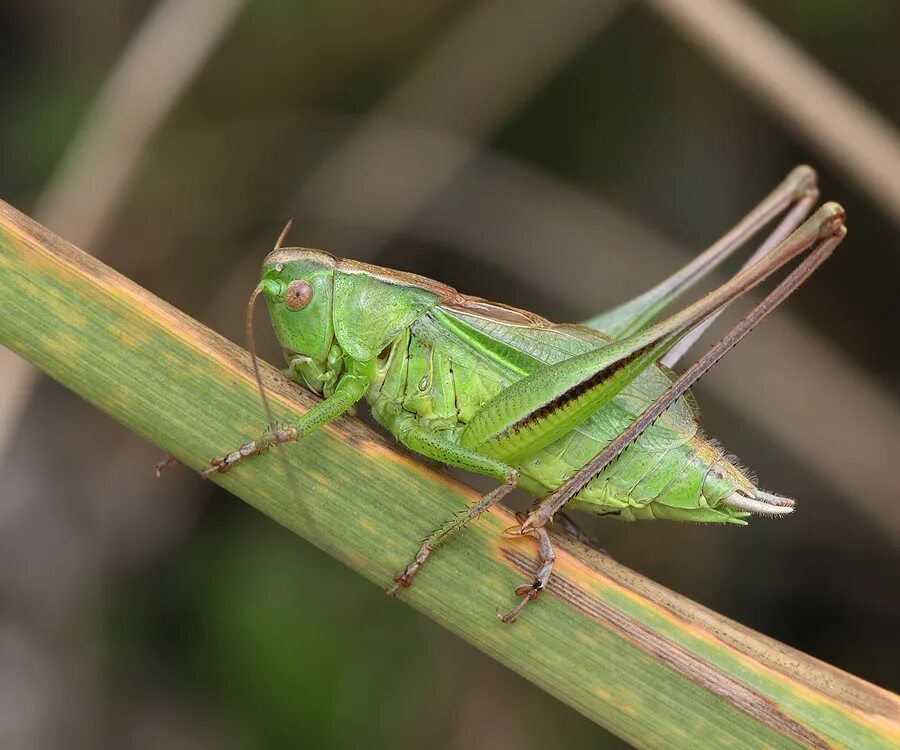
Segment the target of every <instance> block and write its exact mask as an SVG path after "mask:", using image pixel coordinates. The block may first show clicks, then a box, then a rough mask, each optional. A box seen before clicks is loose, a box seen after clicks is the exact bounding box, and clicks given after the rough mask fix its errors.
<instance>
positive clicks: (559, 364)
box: [204, 167, 846, 622]
mask: <svg viewBox="0 0 900 750" xmlns="http://www.w3.org/2000/svg"><path fill="white" fill-rule="evenodd" d="M817 197H818V190H817V188H816V175H815V172H814V171H813V170H812V169H811V168H809V167H798V168H797V169H795V170H794V171H793V172H791V174H790V175H789V176H788V177H787V178H786V179H785V180H784V181H783V182H782V183H781V185H779V186H778V187H777V188H776V189H775V190H774V191H773V192H772V193H771V194H770V195H769V196H767V197H766V198H765V199H764V200H763V201H762V202H761V203H760V204H759V205H758V206H757V207H756V208H755V209H754V210H753V211H752V212H751V213H749V214H748V215H747V216H746V217H745V218H744V219H743V220H741V221H740V222H739V223H738V224H737V225H736V226H735V227H734V228H733V229H732V230H731V231H730V232H729V233H728V234H726V235H725V236H724V237H723V238H722V239H721V240H719V241H718V242H717V243H715V244H714V245H712V246H711V247H710V248H709V249H707V250H706V251H704V252H703V253H702V254H701V255H699V256H698V257H697V258H696V259H695V260H694V261H692V262H691V263H689V264H688V265H687V266H685V267H684V268H683V269H681V270H680V271H678V272H677V273H676V274H674V275H673V276H672V277H670V278H669V279H667V280H665V281H663V282H662V283H661V284H659V285H657V286H656V287H654V288H653V289H651V290H650V291H648V292H646V293H645V294H643V295H641V296H639V297H637V298H636V299H634V300H632V301H630V302H628V303H625V304H623V305H621V306H619V307H617V308H615V309H613V310H611V311H609V312H607V313H604V314H602V315H600V316H598V317H596V318H593V319H591V320H589V321H587V322H586V323H584V324H582V325H557V324H554V323H551V322H549V321H548V320H546V319H544V318H542V317H540V316H538V315H535V314H533V313H531V312H526V311H523V310H518V309H515V308H512V307H508V306H506V305H502V304H498V303H494V302H489V301H487V300H483V299H480V298H476V297H471V296H468V295H465V294H461V293H459V292H457V291H456V290H455V289H452V288H450V287H448V286H445V285H443V284H441V283H439V282H436V281H432V280H431V279H427V278H424V277H421V276H416V275H413V274H409V273H403V272H399V271H393V270H390V269H386V268H380V267H378V266H373V265H368V264H364V263H359V262H355V261H352V260H342V259H338V258H335V257H333V256H331V255H328V254H326V253H323V252H320V251H317V250H308V249H304V248H291V247H282V246H281V240H279V242H278V243H277V244H276V248H275V250H274V251H273V252H271V253H270V254H269V255H268V256H267V257H266V259H265V261H264V262H263V266H262V279H261V281H260V283H259V285H258V286H257V287H256V290H255V291H254V293H253V296H252V297H251V302H250V306H249V310H250V312H249V314H248V317H249V316H250V315H252V308H253V302H254V301H255V299H256V298H257V296H258V295H260V294H261V295H263V296H264V297H265V299H266V302H267V303H268V308H269V313H270V315H271V318H272V323H273V325H274V328H275V333H276V335H277V337H278V340H279V342H280V344H281V346H282V348H283V350H284V353H285V356H286V358H287V363H288V373H289V375H290V376H291V377H293V378H294V379H295V380H296V381H297V382H298V383H300V384H301V385H304V386H306V387H307V388H309V389H310V390H312V391H314V392H315V393H317V394H319V395H321V396H324V400H323V401H322V402H321V403H320V404H318V405H317V406H316V407H314V408H313V409H311V410H310V411H309V412H308V413H306V414H304V415H303V416H302V417H301V418H299V419H298V420H297V421H296V423H294V424H293V425H290V426H286V427H283V428H276V427H275V426H274V425H273V426H272V428H271V429H270V430H269V431H268V432H267V433H265V434H263V435H262V436H261V437H259V438H257V439H256V440H252V441H250V442H248V443H245V444H244V445H242V446H241V447H240V448H238V449H237V450H235V451H233V452H232V453H229V454H227V455H224V456H221V457H217V458H214V459H213V460H212V461H211V466H210V468H209V469H207V470H206V471H205V472H204V475H209V474H211V473H214V472H224V471H227V470H228V469H229V468H231V467H232V466H234V465H235V464H236V463H238V462H239V461H241V460H244V459H245V458H248V457H249V456H253V455H256V454H258V453H260V452H262V451H263V450H265V449H267V448H269V447H271V446H278V445H282V444H284V443H289V442H293V441H296V440H300V439H301V438H302V437H304V436H305V435H308V434H309V433H310V432H312V431H313V430H316V429H317V428H319V427H321V426H322V425H324V424H326V423H327V422H330V421H331V420H333V419H335V418H336V417H337V416H339V415H340V414H343V413H344V412H347V411H348V410H349V409H351V407H353V405H354V404H356V403H357V402H358V401H361V400H363V399H365V400H366V401H367V402H368V403H369V406H370V408H371V411H372V414H373V416H374V418H375V420H376V421H377V422H379V423H380V424H381V425H383V426H384V427H385V428H386V429H387V430H388V431H389V432H390V433H391V434H392V435H393V436H394V437H395V438H396V439H397V440H399V441H400V442H401V443H402V444H403V445H405V446H406V447H407V448H409V449H411V450H413V451H414V452H416V453H420V454H422V455H423V456H427V457H428V458H431V459H434V460H436V461H439V462H440V463H442V464H446V465H450V466H456V467H459V468H462V469H466V470H468V471H472V472H476V473H479V474H485V475H487V476H490V477H493V478H494V479H496V480H498V481H499V482H500V484H499V485H498V486H497V487H496V488H495V489H493V490H492V491H490V492H489V493H487V494H486V495H485V496H484V497H483V498H482V499H481V500H480V501H479V502H477V503H475V504H473V505H472V506H470V507H469V508H468V511H467V512H464V513H463V514H461V515H459V514H458V515H455V516H454V517H452V518H450V519H449V520H447V521H446V522H445V523H443V524H441V525H440V526H439V527H438V528H437V529H436V530H435V531H434V532H433V533H431V534H430V535H429V536H428V537H427V539H426V540H425V541H424V542H423V544H422V545H421V547H420V548H419V549H418V551H417V552H416V553H415V555H414V556H413V558H412V560H411V562H410V563H409V565H407V567H406V568H405V569H404V570H402V571H400V572H399V573H397V575H396V576H395V577H394V584H393V585H392V586H390V588H388V590H387V591H388V593H389V594H391V595H394V594H396V593H397V592H398V591H399V590H400V589H401V588H404V587H408V586H409V585H410V584H411V583H412V580H413V577H414V576H415V575H416V573H417V572H418V571H419V570H420V569H421V567H422V566H423V565H424V564H425V562H426V561H427V560H428V559H429V557H430V556H431V554H432V553H433V551H434V550H435V548H436V547H437V546H438V545H440V544H442V543H443V542H445V541H446V540H447V539H448V538H449V537H450V536H451V535H452V534H453V533H454V532H456V531H458V530H460V529H461V528H462V527H463V526H465V525H466V524H467V523H468V522H470V521H473V520H475V519H476V518H478V516H480V515H481V514H482V513H484V512H485V511H486V510H487V509H488V508H490V507H491V506H492V505H494V503H496V502H498V501H499V500H501V499H502V498H503V497H504V496H505V495H507V494H508V493H509V492H510V491H511V490H512V489H513V488H514V487H516V486H518V487H520V488H522V489H524V490H525V491H526V492H528V493H529V494H531V495H533V496H534V497H535V498H537V499H538V500H537V503H536V505H535V506H534V507H533V509H532V511H531V512H530V513H529V514H528V515H527V517H525V518H524V520H522V521H521V523H520V524H519V525H518V526H515V527H513V528H511V529H508V530H507V531H506V532H505V533H506V534H508V535H511V536H523V535H529V536H533V537H535V538H536V539H537V540H538V543H539V556H540V566H539V569H538V572H537V574H536V575H535V578H534V580H533V581H532V582H530V583H526V584H523V585H521V586H519V587H518V588H516V590H515V593H516V594H517V595H518V596H519V597H521V599H520V600H519V602H518V604H517V605H516V606H515V607H514V608H513V609H512V610H511V611H510V612H508V613H507V614H505V615H502V616H501V618H500V619H501V620H503V621H504V622H511V621H512V620H514V619H515V618H516V616H517V615H518V614H519V612H521V610H522V609H523V607H524V606H525V605H526V604H527V603H528V602H529V601H531V600H532V599H534V598H536V597H537V596H538V595H539V594H540V592H541V591H542V590H543V589H544V588H545V586H546V585H547V582H548V580H549V578H550V574H551V570H552V568H553V560H554V553H553V547H552V544H551V542H550V537H549V535H548V533H547V527H548V525H549V524H550V522H551V521H552V520H553V517H554V515H555V514H556V513H558V512H559V511H560V510H561V509H562V507H563V506H564V505H567V504H568V505H569V507H571V508H572V509H574V510H579V511H586V512H589V513H595V514H599V515H609V516H614V517H616V518H619V519H623V520H642V519H654V518H664V519H672V520H680V521H701V522H710V523H734V524H744V523H746V521H745V520H744V519H745V518H746V517H747V516H748V515H750V514H751V513H758V514H761V515H769V516H776V515H785V514H788V513H790V512H791V511H792V510H793V507H794V502H793V500H790V499H788V498H785V497H780V496H778V495H774V494H771V493H768V492H764V491H762V490H760V489H759V488H757V487H756V485H755V483H754V482H753V481H752V480H751V479H750V478H749V477H748V476H747V475H746V473H745V472H744V470H742V469H741V468H739V467H738V466H737V465H736V464H735V463H734V462H733V461H732V460H731V458H730V457H728V456H727V455H726V454H725V452H724V451H723V450H722V449H721V448H719V447H717V445H716V444H715V443H713V442H711V441H709V440H708V439H707V438H706V437H705V436H704V435H703V433H702V432H701V431H700V428H699V423H698V417H699V415H698V412H697V410H696V407H695V404H694V402H693V397H692V396H691V395H690V394H689V392H688V389H689V388H690V387H691V385H692V384H693V383H695V382H696V381H697V380H698V379H699V378H700V377H701V376H702V375H703V374H704V373H705V372H706V371H707V370H709V369H710V368H711V367H712V366H713V365H714V364H715V363H716V362H717V361H718V360H719V359H720V358H721V357H722V356H724V355H725V354H726V353H727V352H728V351H729V350H730V349H732V348H733V347H734V346H735V345H736V344H737V343H738V342H739V341H740V340H741V339H742V338H743V337H744V336H745V335H746V334H747V333H749V331H750V330H751V329H752V328H753V327H754V326H755V325H756V324H757V323H758V322H760V321H761V320H762V319H763V318H764V317H766V315H768V314H769V313H770V312H771V311H772V310H773V309H774V308H775V307H777V306H778V305H779V304H780V303H781V302H782V301H784V299H785V298H786V297H787V296H788V295H789V294H790V293H791V292H792V291H793V290H794V289H796V288H797V287H798V286H800V284H802V283H803V282H804V281H805V280H806V279H807V278H808V277H809V276H810V275H811V274H812V273H813V271H815V269H816V268H817V267H818V266H819V265H821V263H822V262H824V260H825V259H826V258H827V257H828V256H829V255H830V254H831V253H832V252H833V250H834V249H835V247H836V246H837V245H838V243H840V241H841V240H842V239H843V237H844V235H845V234H846V229H845V227H844V222H843V219H844V212H843V209H842V208H841V207H840V206H839V205H837V204H836V203H826V204H825V205H823V206H822V207H821V208H819V209H818V211H816V212H815V213H814V214H813V215H812V216H810V217H809V218H808V219H806V220H805V221H804V219H805V218H806V216H807V214H808V213H809V212H810V210H811V208H812V205H813V204H814V202H815V201H816V199H817ZM782 214H784V215H783V218H782V219H781V221H780V222H779V223H778V225H777V226H776V228H775V229H774V230H773V231H772V232H771V234H770V235H769V236H768V237H767V239H766V240H765V241H764V242H763V244H762V245H761V246H760V247H759V249H758V250H757V251H756V253H755V254H754V255H753V257H751V259H750V260H749V261H748V262H747V264H746V265H745V266H744V268H743V269H742V270H741V271H740V272H739V273H737V274H736V275H735V276H733V277H732V278H731V279H730V280H729V281H727V282H726V283H724V284H723V285H722V286H720V287H718V288H717V289H715V290H713V291H712V292H710V293H709V294H707V295H706V296H705V297H703V298H701V299H700V300H699V301H697V302H695V303H694V304H692V305H690V306H688V307H686V308H684V309H683V310H681V311H680V312H678V313H677V314H674V315H672V316H670V317H667V318H665V319H663V320H661V321H659V322H656V323H652V321H653V320H654V319H656V318H657V317H658V316H659V314H660V313H661V312H662V310H663V309H665V308H666V307H667V306H668V305H669V304H671V303H672V302H673V301H674V300H675V299H676V298H677V297H679V296H680V295H681V294H682V293H683V292H684V291H685V290H686V289H688V288H689V287H690V286H691V285H692V284H693V283H694V282H696V281H698V280H699V279H701V278H702V277H703V276H704V275H705V274H706V273H707V272H708V271H710V270H711V269H712V268H714V267H715V266H717V265H718V264H719V263H721V262H722V260H724V259H725V258H726V257H727V256H728V255H730V254H731V253H732V252H734V251H735V250H736V249H738V248H739V247H741V246H743V245H744V244H746V243H747V242H748V240H749V239H750V238H751V237H752V236H753V235H755V234H756V233H757V232H758V231H759V230H761V229H762V228H763V227H764V226H766V225H767V224H769V223H770V222H772V221H773V220H774V219H775V218H777V217H778V216H781V215H782ZM801 255H805V257H804V258H803V260H802V262H800V263H799V264H798V265H797V266H796V267H795V268H794V270H793V271H792V272H791V273H790V274H789V275H788V276H787V277H786V278H785V279H784V280H783V281H782V282H781V283H780V284H779V285H778V286H777V287H776V288H775V289H774V290H773V291H772V292H770V294H769V295H768V296H767V297H766V298H765V299H764V300H763V301H762V302H760V303H759V304H758V305H757V306H756V307H755V308H754V309H753V310H752V312H751V313H750V314H749V315H748V316H747V317H746V318H744V319H743V320H741V322H740V323H738V324H737V325H736V326H735V327H734V328H733V329H732V330H731V331H730V332H729V333H728V334H726V336H725V337H724V338H722V339H721V340H720V341H719V342H718V343H717V344H716V345H715V346H714V347H713V348H712V349H710V350H709V352H708V353H707V354H705V355H704V356H703V357H702V358H700V359H699V360H698V361H697V362H696V363H695V364H694V365H693V366H691V367H690V368H688V369H687V370H686V371H685V372H684V373H683V374H682V375H680V376H677V375H676V374H675V373H673V372H672V371H671V370H670V369H668V367H669V366H672V365H674V364H675V363H676V361H677V360H678V359H679V358H680V357H681V356H682V355H683V354H684V352H685V351H686V350H687V349H688V348H689V347H690V345H691V344H692V343H693V342H694V341H696V339H697V338H698V337H699V336H700V334H701V333H702V331H703V330H704V329H705V328H706V327H707V326H708V325H709V324H710V323H711V322H712V319H713V318H715V317H716V316H717V315H718V314H719V313H720V312H721V311H722V310H723V309H724V308H725V307H726V306H727V305H728V304H729V303H730V302H732V301H733V300H734V299H736V298H737V297H739V296H741V295H743V294H744V293H745V292H747V291H748V290H750V289H752V288H754V287H755V286H757V285H758V284H759V283H761V282H762V281H763V280H765V279H766V278H768V277H769V276H770V275H771V274H772V273H774V272H775V271H776V270H778V269H779V268H781V267H782V266H784V265H785V264H786V263H788V262H789V261H791V260H793V259H795V258H798V257H799V256H801ZM254 362H255V358H254Z"/></svg>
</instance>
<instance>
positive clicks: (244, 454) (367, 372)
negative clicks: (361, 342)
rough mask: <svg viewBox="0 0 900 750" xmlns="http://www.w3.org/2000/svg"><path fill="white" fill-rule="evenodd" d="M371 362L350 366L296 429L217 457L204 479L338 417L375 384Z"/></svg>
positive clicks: (272, 432)
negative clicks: (329, 394) (330, 392)
mask: <svg viewBox="0 0 900 750" xmlns="http://www.w3.org/2000/svg"><path fill="white" fill-rule="evenodd" d="M373 371H374V368H373V365H372V363H371V362H351V363H350V364H349V365H348V369H347V372H346V373H345V374H344V375H343V376H342V377H341V378H340V379H339V380H338V383H337V385H336V386H335V389H334V393H333V394H332V395H331V396H329V397H328V398H326V399H325V400H324V401H323V402H322V403H320V404H317V405H316V406H314V407H313V408H312V409H310V410H309V411H308V412H306V414H304V415H303V416H302V417H301V418H300V419H299V420H297V422H296V423H295V424H293V425H289V426H288V427H286V428H284V429H270V430H269V431H268V432H266V433H264V434H262V435H260V436H259V437H258V438H256V439H255V440H251V441H250V442H247V443H244V444H243V445H241V446H240V447H239V448H237V449H236V450H233V451H231V452H230V453H226V454H225V455H223V456H216V457H215V458H213V459H212V460H211V461H210V462H209V463H210V466H209V468H208V469H206V470H204V471H203V476H204V477H208V476H209V475H211V474H216V473H219V474H224V473H225V472H226V471H228V470H229V469H230V468H231V467H232V466H234V465H235V464H237V463H239V462H240V461H243V460H244V459H245V458H249V457H250V456H256V455H258V454H260V453H262V452H263V451H265V450H267V449H268V448H271V447H272V446H279V445H283V444H285V443H291V442H295V441H297V440H300V439H301V438H303V437H305V436H306V435H308V434H309V433H311V432H313V431H315V430H317V429H319V428H320V427H321V426H322V425H325V424H328V422H331V421H332V420H334V419H336V418H337V417H339V416H340V415H341V414H343V413H344V412H346V411H349V410H350V408H351V407H352V406H353V405H354V404H355V403H356V402H357V401H359V400H360V399H361V398H362V397H363V395H365V393H366V390H367V389H368V387H369V384H370V383H371V382H372V377H373Z"/></svg>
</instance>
